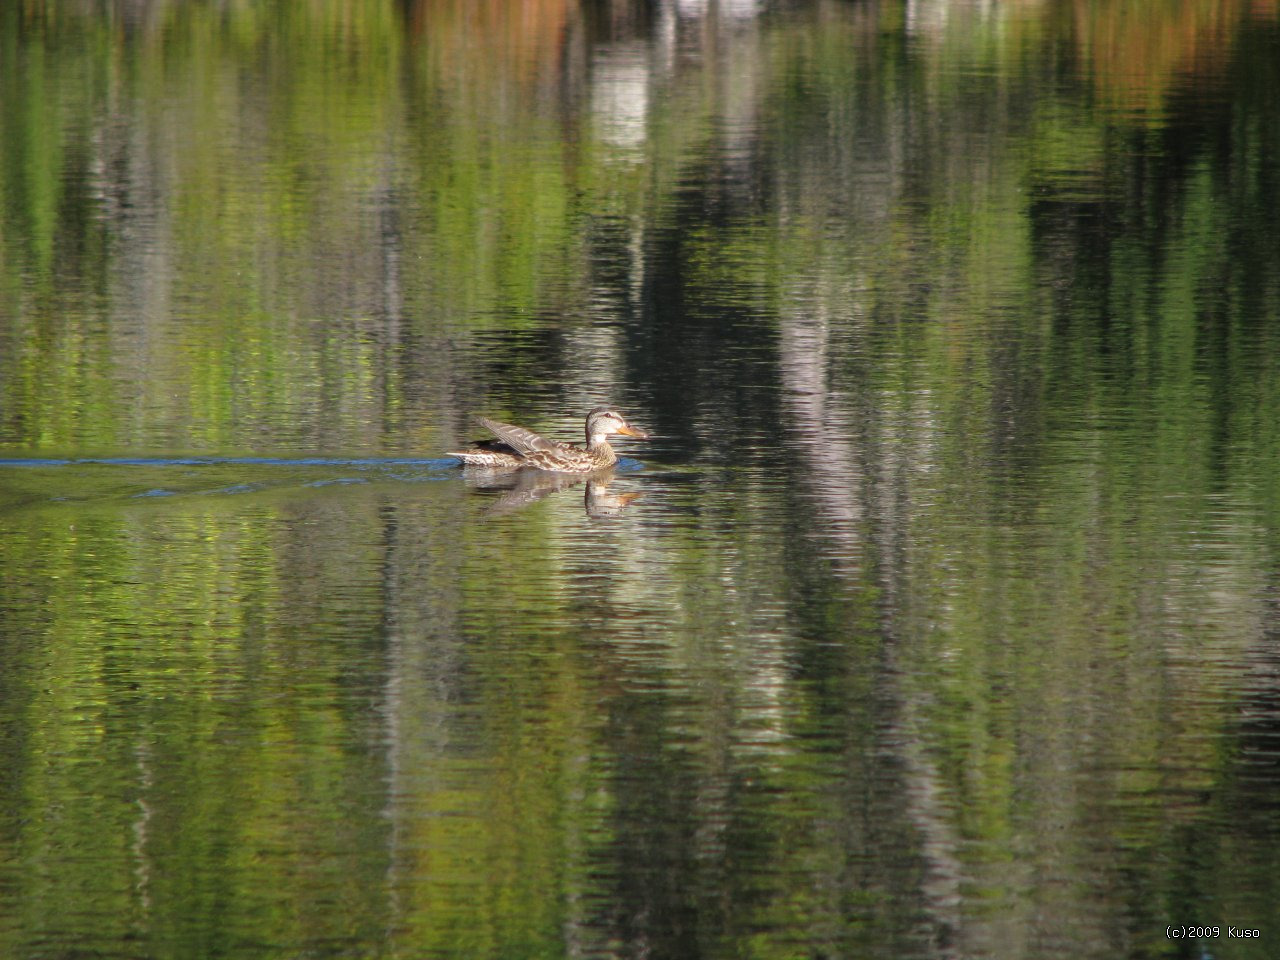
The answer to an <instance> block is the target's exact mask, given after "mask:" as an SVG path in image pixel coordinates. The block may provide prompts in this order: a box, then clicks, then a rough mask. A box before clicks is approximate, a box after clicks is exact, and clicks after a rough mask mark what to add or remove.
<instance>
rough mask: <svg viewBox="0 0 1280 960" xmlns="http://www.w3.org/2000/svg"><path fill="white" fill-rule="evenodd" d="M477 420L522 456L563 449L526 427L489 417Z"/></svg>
mask: <svg viewBox="0 0 1280 960" xmlns="http://www.w3.org/2000/svg"><path fill="white" fill-rule="evenodd" d="M476 419H477V420H479V421H480V422H481V423H482V424H483V425H484V428H485V429H486V430H488V431H489V432H490V433H492V434H493V435H494V436H495V437H497V438H498V439H499V440H501V441H502V442H503V443H505V444H506V445H507V446H509V447H510V448H511V449H512V450H514V451H515V452H516V453H518V454H520V455H521V456H525V455H526V454H530V453H533V452H535V451H537V450H548V451H550V450H560V449H562V447H561V445H560V444H558V443H555V442H553V441H551V440H548V439H547V438H546V437H544V436H542V435H540V434H537V433H534V432H533V431H532V430H526V429H525V428H524V427H517V426H513V425H512V424H509V423H498V421H496V420H490V419H489V418H488V417H476Z"/></svg>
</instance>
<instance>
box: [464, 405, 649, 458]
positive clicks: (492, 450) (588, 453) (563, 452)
mask: <svg viewBox="0 0 1280 960" xmlns="http://www.w3.org/2000/svg"><path fill="white" fill-rule="evenodd" d="M476 419H477V420H478V421H480V423H481V425H482V426H484V428H485V429H486V430H488V431H489V432H490V433H492V434H493V435H494V436H495V437H497V438H498V439H497V440H496V441H495V440H487V441H485V442H483V443H479V444H476V446H474V447H472V448H471V449H469V450H451V451H449V452H448V453H447V454H446V456H450V457H456V458H457V459H458V460H459V461H461V463H462V465H463V466H464V467H488V468H490V469H499V470H519V469H533V470H545V471H547V472H550V473H594V472H595V471H597V470H603V469H605V468H607V467H612V466H613V465H614V464H615V463H617V462H618V455H617V454H616V453H615V452H614V450H613V447H611V446H610V445H609V437H611V436H614V435H615V434H621V435H622V436H624V437H633V438H635V439H637V440H648V439H649V434H647V433H645V432H644V431H643V430H638V429H637V428H635V427H633V426H632V425H631V424H630V423H628V422H627V418H626V417H624V416H623V415H622V414H621V413H619V412H618V411H617V409H616V408H614V407H609V406H603V407H596V408H595V409H594V410H592V411H591V412H590V413H588V414H587V423H586V434H587V444H586V446H585V447H582V446H579V445H578V444H574V443H560V442H559V441H556V440H548V439H547V438H546V437H543V436H542V435H540V434H537V433H534V432H533V431H532V430H526V429H525V428H524V427H517V426H513V425H512V424H509V423H498V422H497V421H496V420H490V419H488V418H487V417H476Z"/></svg>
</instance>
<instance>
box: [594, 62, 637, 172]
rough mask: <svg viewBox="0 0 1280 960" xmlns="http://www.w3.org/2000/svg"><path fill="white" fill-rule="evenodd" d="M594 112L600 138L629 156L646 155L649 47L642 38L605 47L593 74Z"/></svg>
mask: <svg viewBox="0 0 1280 960" xmlns="http://www.w3.org/2000/svg"><path fill="white" fill-rule="evenodd" d="M591 115H592V119H593V120H594V121H595V128H596V130H597V133H598V136H599V138H600V140H601V141H602V142H604V143H606V144H608V145H609V146H611V147H615V148H617V149H618V151H619V152H620V153H622V154H623V155H624V156H625V157H627V158H628V159H635V160H639V159H641V157H642V156H643V149H642V148H643V147H644V143H645V138H646V136H647V135H648V127H649V57H648V47H647V45H646V44H644V43H643V42H640V41H636V42H633V43H626V44H617V45H615V46H612V47H605V48H603V49H601V50H600V51H599V52H598V53H597V54H596V58H595V62H594V65H593V69H592V77H591Z"/></svg>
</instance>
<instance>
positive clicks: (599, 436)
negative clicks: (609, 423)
mask: <svg viewBox="0 0 1280 960" xmlns="http://www.w3.org/2000/svg"><path fill="white" fill-rule="evenodd" d="M587 450H588V451H589V452H590V453H591V454H592V455H593V456H595V457H597V458H599V459H602V460H604V461H605V462H606V463H613V462H614V461H616V460H617V459H618V455H617V454H616V453H614V452H613V447H611V446H609V436H608V434H604V433H589V434H587Z"/></svg>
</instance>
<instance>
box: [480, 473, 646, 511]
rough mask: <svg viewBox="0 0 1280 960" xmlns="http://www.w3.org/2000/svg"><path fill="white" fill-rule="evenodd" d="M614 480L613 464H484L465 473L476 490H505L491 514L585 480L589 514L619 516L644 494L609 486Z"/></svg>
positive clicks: (540, 497)
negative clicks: (576, 467)
mask: <svg viewBox="0 0 1280 960" xmlns="http://www.w3.org/2000/svg"><path fill="white" fill-rule="evenodd" d="M612 480H613V468H612V467H605V468H604V469H602V470H597V471H596V472H595V473H591V474H581V473H547V472H545V471H542V470H511V469H506V470H501V469H499V470H494V469H491V468H489V469H486V468H481V469H478V470H468V471H467V475H466V482H467V484H468V486H471V487H474V488H475V489H477V490H486V491H488V490H501V491H502V496H500V497H498V499H497V500H495V501H494V503H493V505H492V506H491V507H489V509H488V510H487V511H486V513H485V515H486V516H490V517H495V516H501V515H502V514H505V513H514V512H515V511H517V510H521V509H523V508H524V507H527V506H529V505H530V504H531V503H537V502H538V501H539V500H541V499H543V498H544V497H547V496H550V495H551V494H553V493H558V492H560V491H561V490H568V489H570V488H571V487H576V486H578V485H579V484H581V483H584V482H585V483H586V485H587V488H586V491H585V493H584V495H583V506H584V507H585V508H586V511H587V516H588V517H591V518H592V519H593V520H602V519H605V518H608V517H616V516H617V515H618V514H620V513H621V512H622V511H623V509H624V508H625V507H626V506H627V504H629V503H632V502H634V501H636V500H639V499H640V497H642V496H643V494H642V493H640V492H639V491H626V492H619V491H616V490H610V489H609V484H610V482H611V481H612Z"/></svg>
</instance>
